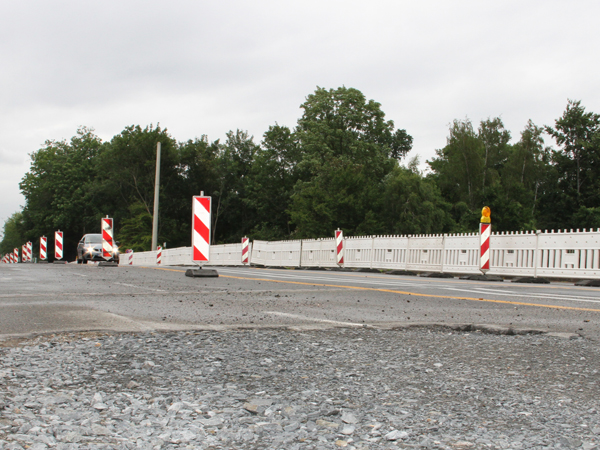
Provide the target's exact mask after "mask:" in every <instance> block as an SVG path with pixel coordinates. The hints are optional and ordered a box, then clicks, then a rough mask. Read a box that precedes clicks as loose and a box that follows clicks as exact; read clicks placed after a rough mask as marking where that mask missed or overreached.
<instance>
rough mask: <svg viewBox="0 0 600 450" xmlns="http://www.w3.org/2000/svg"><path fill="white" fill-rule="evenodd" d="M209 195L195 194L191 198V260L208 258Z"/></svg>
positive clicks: (205, 259)
mask: <svg viewBox="0 0 600 450" xmlns="http://www.w3.org/2000/svg"><path fill="white" fill-rule="evenodd" d="M211 203H212V202H211V197H210V196H204V195H196V196H194V198H193V199H192V262H194V263H204V262H207V261H208V260H209V258H210V220H211Z"/></svg>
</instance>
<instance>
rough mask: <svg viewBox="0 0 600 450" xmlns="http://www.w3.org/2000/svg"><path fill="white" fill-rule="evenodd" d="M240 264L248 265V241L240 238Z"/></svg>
mask: <svg viewBox="0 0 600 450" xmlns="http://www.w3.org/2000/svg"><path fill="white" fill-rule="evenodd" d="M242 264H250V239H248V238H247V237H245V236H244V237H243V238H242Z"/></svg>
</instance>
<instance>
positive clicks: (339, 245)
mask: <svg viewBox="0 0 600 450" xmlns="http://www.w3.org/2000/svg"><path fill="white" fill-rule="evenodd" d="M335 248H336V253H337V263H338V265H339V266H341V265H343V264H344V233H343V231H342V230H340V229H339V228H338V229H337V230H336V231H335Z"/></svg>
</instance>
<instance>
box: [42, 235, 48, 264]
mask: <svg viewBox="0 0 600 450" xmlns="http://www.w3.org/2000/svg"><path fill="white" fill-rule="evenodd" d="M47 252H48V238H47V237H46V236H42V237H41V238H40V260H42V261H46V260H47V259H48V253H47Z"/></svg>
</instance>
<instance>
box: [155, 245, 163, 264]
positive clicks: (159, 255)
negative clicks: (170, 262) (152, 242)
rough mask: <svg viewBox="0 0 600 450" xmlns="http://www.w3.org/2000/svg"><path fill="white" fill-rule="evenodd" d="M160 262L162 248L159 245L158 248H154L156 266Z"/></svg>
mask: <svg viewBox="0 0 600 450" xmlns="http://www.w3.org/2000/svg"><path fill="white" fill-rule="evenodd" d="M161 262H162V247H161V246H160V245H159V246H158V247H156V264H159V265H160V263H161Z"/></svg>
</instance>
